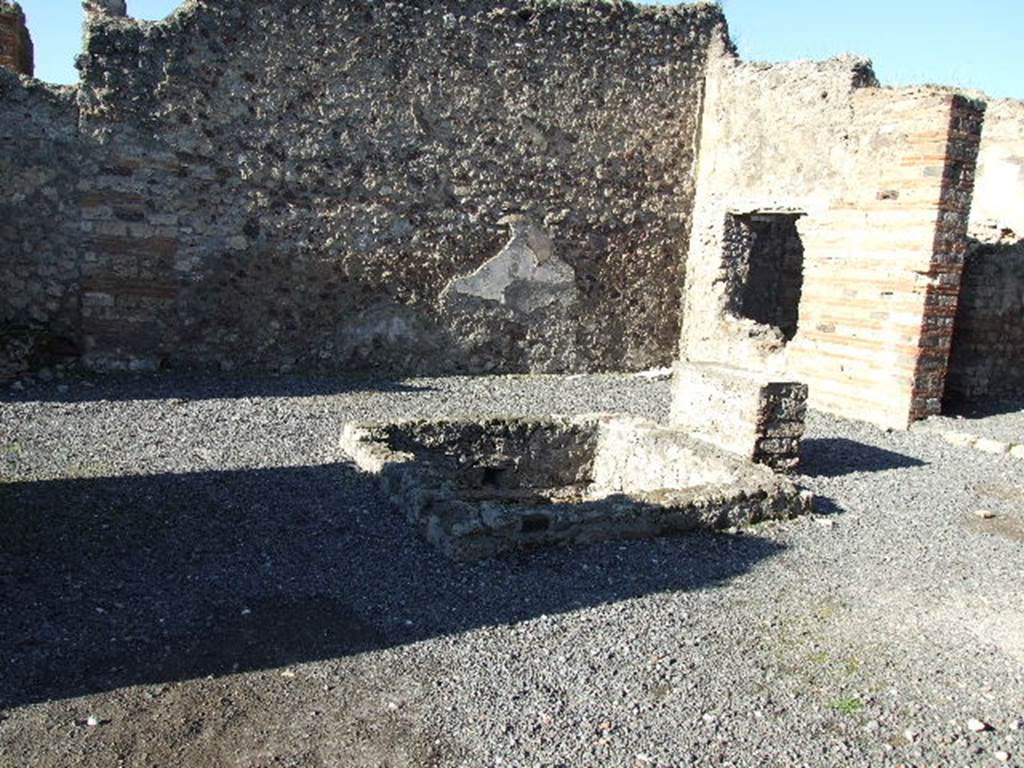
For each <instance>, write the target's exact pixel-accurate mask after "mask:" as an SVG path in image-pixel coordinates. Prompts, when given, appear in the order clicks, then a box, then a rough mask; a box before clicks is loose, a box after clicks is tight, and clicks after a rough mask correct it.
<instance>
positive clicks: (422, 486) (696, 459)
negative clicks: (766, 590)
mask: <svg viewBox="0 0 1024 768" xmlns="http://www.w3.org/2000/svg"><path fill="white" fill-rule="evenodd" d="M342 448H343V449H344V450H345V451H346V452H347V453H348V454H349V455H350V456H351V457H352V459H353V460H354V461H355V463H356V465H357V466H358V467H359V468H360V469H361V470H363V471H365V472H369V473H373V474H375V475H378V476H379V477H380V481H381V484H382V487H383V489H384V492H385V493H386V494H387V496H388V497H389V498H390V499H391V501H392V502H393V503H394V504H395V506H396V507H398V509H400V510H401V511H402V512H404V513H405V515H406V516H407V517H408V519H409V520H410V521H411V522H412V523H413V524H414V525H416V526H417V527H418V528H419V530H420V531H421V532H422V533H423V535H425V536H426V538H427V539H428V540H429V541H430V542H432V543H433V544H434V545H435V546H437V547H438V548H439V549H440V550H441V551H442V552H444V553H445V554H446V555H448V556H450V557H453V558H457V559H474V558H481V557H491V556H494V555H497V554H501V553H504V552H509V551H514V550H522V549H529V548H533V547H538V546H544V545H551V544H559V543H589V542H596V541H601V540H606V539H633V538H646V537H654V536H662V535H667V534H673V533H678V532H683V531H692V530H696V529H723V528H729V527H733V526H737V525H744V524H748V523H755V522H759V521H763V520H768V519H781V518H788V517H792V516H794V515H797V514H800V513H802V512H805V511H808V509H809V506H810V497H809V495H808V494H806V493H802V492H801V491H800V490H799V489H798V488H797V487H796V486H795V485H794V484H793V483H792V482H791V481H790V480H788V479H787V478H785V477H782V476H780V475H776V474H775V473H774V472H772V471H771V470H770V469H768V468H767V467H765V466H762V465H758V464H754V463H752V462H749V461H746V460H744V459H741V458H738V457H735V456H733V455H731V454H728V453H725V452H723V451H720V450H719V449H717V448H714V447H712V446H710V445H707V444H706V443H703V442H701V441H699V440H695V439H693V438H691V437H689V436H688V435H687V434H686V433H685V432H682V431H679V430H674V429H670V428H667V427H663V426H659V425H657V424H654V423H652V422H649V421H645V420H642V419H636V418H631V417H622V416H609V415H603V414H594V415H585V416H574V417H561V416H554V417H545V418H495V419H487V420H482V421H470V420H453V421H429V420H417V421H400V422H394V423H352V424H347V425H346V426H345V428H344V430H343V434H342Z"/></svg>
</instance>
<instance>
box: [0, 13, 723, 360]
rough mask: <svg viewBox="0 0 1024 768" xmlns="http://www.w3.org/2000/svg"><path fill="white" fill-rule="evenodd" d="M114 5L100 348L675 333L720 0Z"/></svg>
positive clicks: (92, 22) (105, 128)
mask: <svg viewBox="0 0 1024 768" xmlns="http://www.w3.org/2000/svg"><path fill="white" fill-rule="evenodd" d="M108 5H109V3H105V4H104V3H100V4H97V3H93V6H91V8H92V10H91V12H90V14H89V23H88V28H87V35H86V48H85V52H84V55H83V56H82V58H81V59H80V68H81V72H82V81H81V86H80V89H79V91H78V99H77V100H78V110H79V129H80V142H81V144H82V146H83V147H84V148H87V149H86V151H84V152H83V155H84V156H83V158H82V160H81V164H80V166H79V173H80V176H79V180H78V185H77V204H78V205H79V206H80V218H79V219H78V220H74V221H73V223H74V225H75V226H76V227H79V228H80V231H81V237H82V243H81V249H80V251H79V255H78V258H77V259H75V260H74V261H76V262H77V263H78V264H79V266H80V268H81V286H80V288H81V293H80V303H81V320H82V325H81V328H80V335H81V341H82V345H83V347H84V351H85V353H86V359H87V361H88V362H89V363H90V364H91V365H93V366H96V367H101V368H111V367H125V366H130V367H135V368H155V367H157V366H160V365H166V366H170V367H177V366H197V367H219V368H222V369H232V368H258V369H264V370H290V369H304V370H310V369H325V370H335V371H351V370H371V369H379V370H384V371H387V372H391V373H398V372H410V373H411V372H420V373H425V372H434V373H441V372H448V373H451V372H473V373H479V372H494V371H502V372H516V371H523V372H525V371H546V372H555V371H588V370H640V369H646V368H651V367H656V366H664V365H667V364H668V363H669V362H670V361H671V360H672V358H673V357H674V353H675V350H676V346H677V340H678V332H679V312H678V307H679V301H680V285H681V282H682V271H683V264H684V262H685V254H686V247H687V242H688V237H689V221H690V209H691V203H692V199H693V194H694V189H693V178H692V176H693V174H692V169H693V166H694V162H695V138H696V134H697V127H698V126H697V122H698V119H699V112H700V104H701V98H702V89H703V76H704V67H705V63H706V57H707V53H708V50H709V48H710V44H711V42H712V40H720V39H723V38H724V37H725V34H726V33H725V27H724V21H723V18H722V14H721V11H720V10H719V9H718V8H717V7H715V6H712V5H704V4H700V5H695V6H684V7H679V8H641V7H633V6H631V5H620V4H610V3H605V2H598V1H597V0H593V1H588V2H568V0H566V1H565V2H543V3H542V2H520V1H519V0H509V1H508V2H492V1H487V2H484V1H483V0H479V1H476V2H455V0H428V1H427V2H402V1H401V0H385V1H384V2H361V1H360V0H323V2H318V3H303V2H296V1H292V0H289V1H287V2H271V0H245V1H244V2H243V0H220V1H219V2H212V1H211V0H199V1H198V2H192V3H186V4H185V5H184V6H183V7H182V8H181V9H180V10H179V11H178V12H176V13H175V14H173V15H172V16H171V17H169V18H168V19H167V20H165V21H163V22H158V23H149V22H137V21H133V20H131V19H128V18H122V17H120V16H119V15H118V14H117V13H112V12H111V11H110V10H109V9H106V10H105V8H106V6H108ZM9 109H10V103H9V102H8V101H5V102H0V114H3V113H4V112H7V111H9ZM0 119H3V118H0ZM24 140H28V141H35V140H36V138H35V137H31V135H30V136H28V137H26V138H25V139H24ZM71 170H73V169H71ZM72 197H73V196H72ZM61 199H68V198H64V197H63V196H62V197H61ZM25 210H26V217H27V214H28V209H27V208H26V209H25ZM70 215H71V214H70V212H67V215H66V217H65V219H63V220H67V216H70ZM21 226H22V227H23V228H27V227H29V226H31V225H30V224H29V223H28V222H25V223H24V224H22V225H21ZM39 237H40V238H41V237H42V235H40V236H39ZM47 237H49V235H47ZM22 242H23V243H26V246H27V248H29V249H31V247H32V241H31V238H30V237H28V236H24V237H22ZM510 270H512V271H510ZM513 272H514V274H513Z"/></svg>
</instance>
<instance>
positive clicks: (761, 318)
mask: <svg viewBox="0 0 1024 768" xmlns="http://www.w3.org/2000/svg"><path fill="white" fill-rule="evenodd" d="M803 215H804V214H802V213H797V212H792V211H787V212H783V213H774V212H760V211H758V212H754V213H742V214H734V213H730V214H728V215H727V217H726V225H725V248H726V253H725V257H726V268H727V271H728V274H729V276H730V283H731V286H730V306H729V309H730V310H731V311H732V312H733V313H734V314H736V315H739V316H741V317H745V318H748V319H750V320H753V321H754V322H755V323H758V324H760V325H765V326H770V327H772V328H775V329H777V330H778V331H779V332H780V333H781V334H782V337H783V339H785V340H786V341H790V340H791V339H792V338H793V337H794V336H796V331H797V325H798V322H799V315H800V294H801V291H802V287H803V267H804V246H803V243H802V242H801V240H800V232H799V231H798V230H797V220H798V219H799V218H800V217H801V216H803Z"/></svg>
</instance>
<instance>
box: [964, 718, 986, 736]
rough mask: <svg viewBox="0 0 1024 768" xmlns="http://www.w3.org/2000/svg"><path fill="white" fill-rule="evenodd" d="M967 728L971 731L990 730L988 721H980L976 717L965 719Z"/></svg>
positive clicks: (981, 731)
mask: <svg viewBox="0 0 1024 768" xmlns="http://www.w3.org/2000/svg"><path fill="white" fill-rule="evenodd" d="M967 730H969V731H971V732H972V733H983V732H984V731H990V730H992V726H991V725H989V724H988V723H985V722H982V721H981V720H978V719H976V718H973V717H972V718H971V719H970V720H968V721H967Z"/></svg>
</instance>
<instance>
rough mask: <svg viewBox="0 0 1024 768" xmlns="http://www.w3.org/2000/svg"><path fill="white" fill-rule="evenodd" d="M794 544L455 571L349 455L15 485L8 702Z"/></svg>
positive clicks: (0, 525) (618, 595)
mask: <svg viewBox="0 0 1024 768" xmlns="http://www.w3.org/2000/svg"><path fill="white" fill-rule="evenodd" d="M779 551H780V545H778V544H776V543H774V542H771V541H768V540H765V539H761V538H758V537H756V536H726V535H709V534H694V535H690V536H682V537H676V538H672V539H661V540H657V541H647V542H628V543H626V542H610V543H605V544H600V545H595V546H591V547H580V548H576V549H569V550H547V551H541V552H537V553H534V554H530V555H524V556H521V557H515V558H508V559H500V560H490V561H481V562H478V563H471V564H458V563H452V562H449V561H447V560H444V559H443V558H442V557H440V556H439V555H437V554H435V552H434V551H433V550H432V549H431V548H429V547H428V546H427V545H426V544H425V543H424V542H422V541H421V540H420V539H419V538H418V537H417V536H416V535H415V534H413V532H412V530H411V529H410V528H409V527H408V526H407V524H406V523H405V521H404V519H403V518H402V516H401V515H400V514H398V513H397V512H396V511H394V510H393V509H391V508H390V507H388V506H386V505H385V504H383V503H382V502H381V501H380V500H379V497H378V495H377V493H376V483H375V482H374V481H373V480H372V478H370V477H368V476H365V475H362V474H359V473H357V472H356V470H355V469H354V468H352V467H351V466H349V465H341V464H339V465H327V466H315V467H294V468H280V469H270V470H252V471H237V472H210V473H198V474H183V475H155V476H142V477H118V478H100V479H76V480H59V481H46V482H35V483H8V484H2V483H0V659H2V662H3V666H2V670H3V674H2V675H0V708H10V707H16V706H21V705H25V704H29V703H32V702H39V701H43V700H49V699H62V698H68V697H73V696H79V695H84V694H90V693H97V692H101V691H107V690H111V689H115V688H120V687H123V686H129V685H137V684H148V683H154V684H156V683H165V682H171V681H177V680H185V679H192V678H197V677H203V676H208V675H213V676H220V675H226V674H231V673H232V672H236V671H246V670H258V669H267V668H275V667H281V666H285V665H289V664H293V663H297V662H304V661H312V660H319V659H332V658H338V657H342V656H346V655H349V654H355V653H359V652H363V651H368V650H373V649H379V648H386V647H391V646H396V645H401V644H406V643H411V642H415V641H418V640H424V639H427V638H432V637H437V636H441V635H449V634H455V633H461V632H465V631H467V630H470V629H473V628H478V627H484V626H490V625H502V624H513V623H518V622H522V621H525V620H528V619H531V618H535V617H539V616H543V615H546V614H557V613H561V612H567V611H572V610H575V609H578V608H584V607H587V606H594V605H599V604H603V603H609V602H615V601H621V600H625V599H629V598H633V597H638V596H641V595H646V594H650V593H655V592H661V591H666V590H667V591H675V590H694V589H700V588H706V587H709V586H713V585H715V584H720V583H724V582H726V581H728V580H730V579H732V578H734V577H736V576H737V575H739V574H742V573H744V572H746V571H748V570H749V569H750V568H751V567H753V566H754V565H755V564H756V563H758V562H760V561H762V560H764V559H765V558H769V557H771V556H773V555H775V554H777V553H778V552H779Z"/></svg>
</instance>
